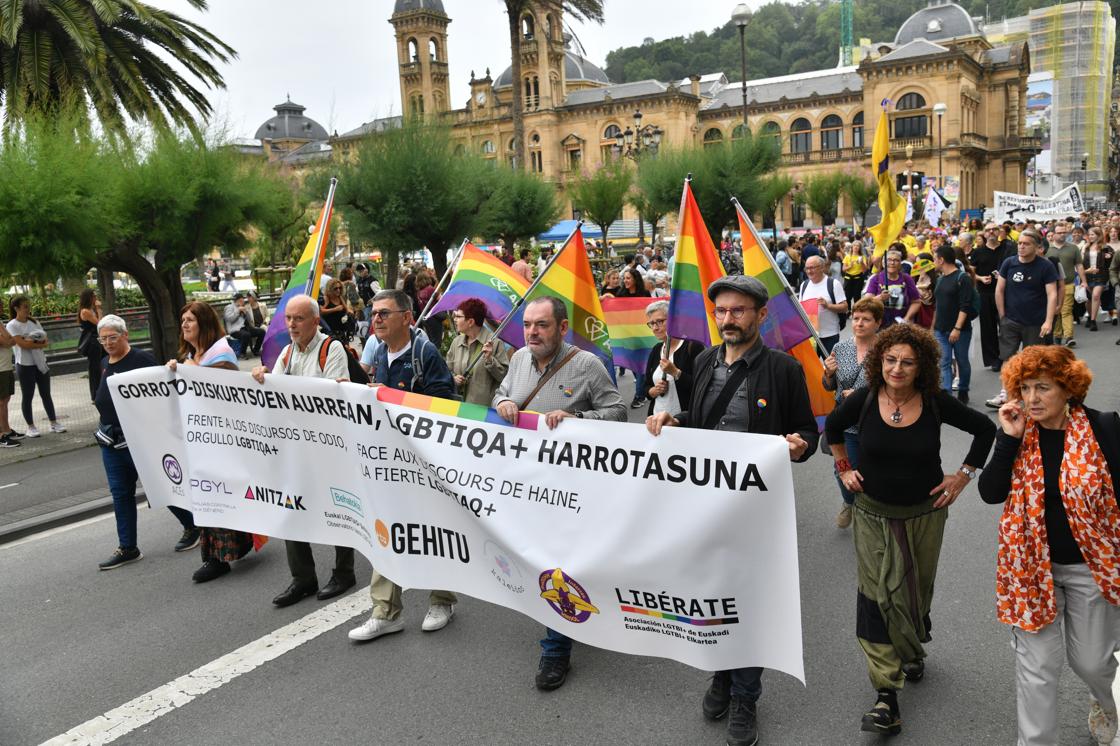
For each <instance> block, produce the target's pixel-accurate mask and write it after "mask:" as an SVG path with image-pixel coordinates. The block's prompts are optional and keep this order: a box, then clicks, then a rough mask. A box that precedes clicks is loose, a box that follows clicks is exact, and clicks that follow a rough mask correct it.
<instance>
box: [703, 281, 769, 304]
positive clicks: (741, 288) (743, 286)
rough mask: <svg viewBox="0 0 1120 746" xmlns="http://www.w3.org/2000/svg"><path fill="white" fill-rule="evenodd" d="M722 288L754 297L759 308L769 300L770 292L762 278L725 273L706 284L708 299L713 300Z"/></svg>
mask: <svg viewBox="0 0 1120 746" xmlns="http://www.w3.org/2000/svg"><path fill="white" fill-rule="evenodd" d="M724 290H734V291H735V292H736V293H742V294H743V295H746V296H749V297H751V298H754V299H755V301H756V302H757V303H758V307H759V308H762V307H763V306H765V305H766V301H768V300H770V293H769V292H767V290H766V286H765V285H763V284H762V280H759V279H758V278H756V277H748V276H747V275H727V276H726V277H721V278H719V279H718V280H716V281H715V282H713V283H712V284H711V285H709V286H708V300H712V301H714V300H715V299H716V296H717V295H719V294H720V292H722V291H724Z"/></svg>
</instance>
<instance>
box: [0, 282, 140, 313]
mask: <svg viewBox="0 0 1120 746" xmlns="http://www.w3.org/2000/svg"><path fill="white" fill-rule="evenodd" d="M12 297H14V296H9V295H7V294H0V302H3V304H4V305H3V313H0V315H2V316H5V317H6V316H8V315H9V309H8V301H9V300H10V299H11V298H12ZM28 297H29V298H30V299H31V315H32V316H35V317H37V318H38V317H40V316H60V315H63V316H64V315H68V314H76V313H78V294H77V293H50V294H47V295H38V294H36V293H31V294H29V295H28ZM116 297H117V308H136V307H138V306H141V307H142V306H147V305H148V302H147V301H146V300H144V294H143V293H141V292H140V291H139V290H137V289H136V288H121V289H119V290H117V292H116Z"/></svg>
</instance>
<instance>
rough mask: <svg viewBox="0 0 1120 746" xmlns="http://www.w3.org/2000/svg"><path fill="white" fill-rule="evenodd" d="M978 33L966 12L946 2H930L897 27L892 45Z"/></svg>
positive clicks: (945, 0) (940, 0) (938, 0)
mask: <svg viewBox="0 0 1120 746" xmlns="http://www.w3.org/2000/svg"><path fill="white" fill-rule="evenodd" d="M979 33H980V29H979V28H978V27H977V25H976V21H974V20H973V19H972V16H970V15H969V14H968V11H967V10H965V9H964V8H962V7H961V6H959V5H957V4H956V3H952V2H948V1H947V0H931V2H930V4H929V5H928V6H926V7H925V8H922V9H921V10H919V11H918V12H917V13H915V14H914V15H912V16H910V17H909V18H907V19H906V21H905V23H903V24H902V26H900V27H899V29H898V34H896V35H895V37H894V43H895V46H896V47H898V46H901V45H903V44H909V43H910V42H912V41H914V40H915V39H925V40H927V41H940V40H942V39H955V38H956V37H958V36H972V35H974V34H979Z"/></svg>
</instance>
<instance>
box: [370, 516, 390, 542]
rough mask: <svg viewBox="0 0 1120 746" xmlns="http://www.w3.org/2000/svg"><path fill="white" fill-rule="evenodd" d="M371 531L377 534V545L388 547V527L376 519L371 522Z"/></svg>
mask: <svg viewBox="0 0 1120 746" xmlns="http://www.w3.org/2000/svg"><path fill="white" fill-rule="evenodd" d="M373 531H374V533H376V534H377V543H378V544H380V545H381V546H383V547H387V546H389V527H388V526H386V525H385V524H384V523H382V522H381V519H380V518H378V519H377V520H376V521H374V522H373Z"/></svg>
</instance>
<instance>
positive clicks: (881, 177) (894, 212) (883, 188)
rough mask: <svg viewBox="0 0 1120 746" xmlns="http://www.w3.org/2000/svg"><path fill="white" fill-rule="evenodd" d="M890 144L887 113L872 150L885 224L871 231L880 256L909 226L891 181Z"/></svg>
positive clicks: (882, 118)
mask: <svg viewBox="0 0 1120 746" xmlns="http://www.w3.org/2000/svg"><path fill="white" fill-rule="evenodd" d="M890 153H891V141H890V131H889V125H888V123H887V109H886V107H885V106H884V107H883V113H882V114H881V115H880V116H879V124H878V125H877V126H876V127H875V142H874V144H873V145H872V146H871V173H872V174H873V175H874V176H875V180H876V181H878V182H879V210H880V211H882V213H883V219H882V221H881V222H880V223H879V224H878V225H875V226H872V227H871V228H868V230H869V231H870V232H871V235H872V236H874V237H875V249H876V250H875V253H876V254H881V253H882V252H884V251H886V250H887V248H888V247H889V246H890V245H891V244H892V243H894V241H895V240H896V239H897V238H898V234H899V233H900V232H902V226H903V224H904V223H905V222H906V201H905V200H903V199H902V197H900V196H899V195H898V192H897V191H896V190H895V188H894V183H893V182H892V181H891V169H890V163H891V157H890Z"/></svg>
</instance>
